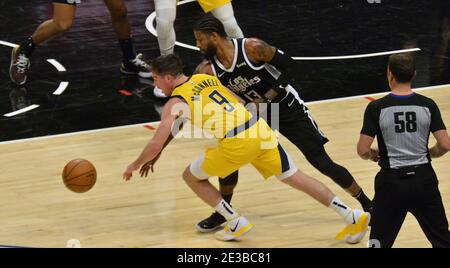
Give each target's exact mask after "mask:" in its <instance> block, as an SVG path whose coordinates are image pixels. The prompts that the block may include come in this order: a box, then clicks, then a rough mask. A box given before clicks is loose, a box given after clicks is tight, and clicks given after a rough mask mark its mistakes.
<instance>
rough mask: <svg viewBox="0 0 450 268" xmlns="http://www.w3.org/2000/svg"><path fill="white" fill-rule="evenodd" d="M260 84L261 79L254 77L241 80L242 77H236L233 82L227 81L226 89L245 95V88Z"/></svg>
mask: <svg viewBox="0 0 450 268" xmlns="http://www.w3.org/2000/svg"><path fill="white" fill-rule="evenodd" d="M259 82H261V78H259V77H258V76H255V77H253V78H251V79H247V78H243V77H242V76H238V77H236V78H234V79H233V80H231V79H230V80H228V85H227V86H228V87H229V88H230V89H231V90H233V91H234V92H236V93H238V94H245V93H246V92H247V88H249V87H251V86H253V85H256V84H258V83H259Z"/></svg>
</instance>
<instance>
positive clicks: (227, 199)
mask: <svg viewBox="0 0 450 268" xmlns="http://www.w3.org/2000/svg"><path fill="white" fill-rule="evenodd" d="M222 197H223V200H225V201H226V202H227V203H228V204H230V205H231V197H233V194H222Z"/></svg>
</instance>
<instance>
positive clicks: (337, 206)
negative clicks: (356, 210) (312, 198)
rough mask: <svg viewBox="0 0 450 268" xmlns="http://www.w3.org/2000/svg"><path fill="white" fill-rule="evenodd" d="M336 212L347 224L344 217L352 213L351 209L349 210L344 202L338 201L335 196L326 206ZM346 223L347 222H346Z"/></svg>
mask: <svg viewBox="0 0 450 268" xmlns="http://www.w3.org/2000/svg"><path fill="white" fill-rule="evenodd" d="M328 207H330V208H332V209H333V210H334V211H336V212H337V214H339V215H340V216H341V217H342V218H344V220H345V221H346V222H347V219H346V217H347V216H348V215H349V214H350V212H352V209H351V208H349V207H348V206H347V205H346V204H344V202H342V201H341V199H339V197H337V196H335V197H334V198H333V200H331V203H330V205H329V206H328ZM347 223H348V222H347Z"/></svg>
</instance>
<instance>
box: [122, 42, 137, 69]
mask: <svg viewBox="0 0 450 268" xmlns="http://www.w3.org/2000/svg"><path fill="white" fill-rule="evenodd" d="M119 45H120V49H121V50H122V55H123V62H124V63H128V62H130V60H132V59H134V58H136V51H134V45H133V38H131V37H130V38H128V39H122V40H119Z"/></svg>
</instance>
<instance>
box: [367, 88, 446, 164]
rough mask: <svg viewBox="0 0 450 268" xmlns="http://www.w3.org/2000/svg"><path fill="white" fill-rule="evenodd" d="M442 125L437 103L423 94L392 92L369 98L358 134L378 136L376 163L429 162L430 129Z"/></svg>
mask: <svg viewBox="0 0 450 268" xmlns="http://www.w3.org/2000/svg"><path fill="white" fill-rule="evenodd" d="M441 129H445V125H444V122H443V121H442V117H441V113H440V111H439V108H438V107H437V105H436V103H435V102H434V101H433V100H432V99H430V98H427V97H425V96H422V95H420V94H416V93H412V94H410V95H406V96H398V95H394V94H393V93H391V94H389V95H387V96H385V97H383V98H381V99H378V100H375V101H372V102H371V103H370V104H369V105H368V106H367V108H366V111H365V114H364V123H363V127H362V130H361V134H364V135H367V136H370V137H375V136H376V137H377V140H378V147H379V150H380V161H379V163H378V164H379V165H380V166H381V167H383V168H394V169H396V168H401V167H405V166H413V165H422V164H427V163H430V162H431V159H430V155H429V152H428V138H429V136H430V132H435V131H438V130H441Z"/></svg>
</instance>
